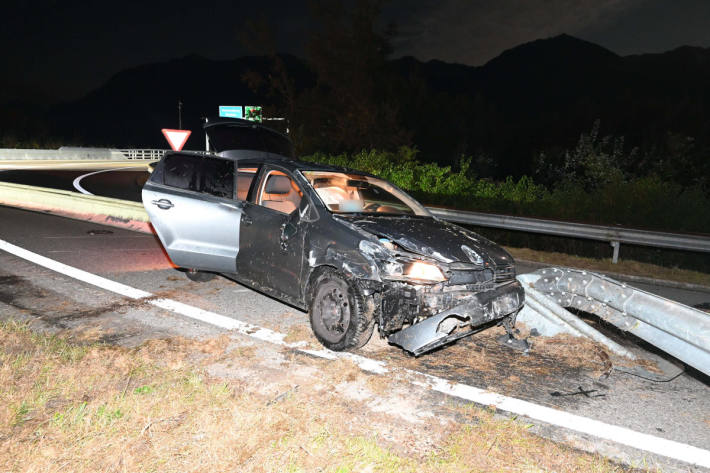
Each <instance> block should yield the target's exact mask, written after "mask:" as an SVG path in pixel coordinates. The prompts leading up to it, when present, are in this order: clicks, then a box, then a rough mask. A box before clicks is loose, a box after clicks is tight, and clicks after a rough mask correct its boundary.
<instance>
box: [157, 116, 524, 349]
mask: <svg viewBox="0 0 710 473" xmlns="http://www.w3.org/2000/svg"><path fill="white" fill-rule="evenodd" d="M206 130H207V133H208V136H209V137H210V143H211V144H212V145H213V146H215V148H216V151H217V153H218V154H214V153H191V152H179V153H168V154H167V155H166V156H165V157H164V158H163V159H162V160H161V161H160V162H159V163H158V164H157V165H156V167H155V169H154V171H153V173H152V174H151V176H150V178H149V180H148V181H147V182H146V184H145V186H144V187H143V204H144V206H145V208H146V210H147V212H148V214H149V215H150V219H151V222H152V224H153V226H154V228H155V230H156V232H157V234H158V237H159V238H160V240H161V242H162V244H163V246H164V247H165V249H166V251H167V253H168V255H169V256H170V258H171V259H172V261H173V263H174V264H175V265H177V266H178V267H180V268H183V269H184V271H185V272H186V274H187V276H188V277H190V278H191V279H193V280H198V281H204V280H208V279H210V278H211V277H212V276H213V275H214V274H215V273H222V274H225V275H227V276H228V277H230V278H233V279H235V280H237V281H239V282H241V283H243V284H245V285H247V286H250V287H253V288H255V289H256V290H258V291H261V292H263V293H266V294H268V295H270V296H273V297H275V298H277V299H279V300H282V301H284V302H286V303H288V304H291V305H293V306H296V307H298V308H300V309H303V310H308V312H309V317H310V323H311V327H312V329H313V333H314V334H315V336H316V338H317V339H318V340H319V341H320V342H321V343H322V344H323V345H324V346H326V347H327V348H329V349H332V350H351V349H356V348H359V347H361V346H363V345H364V344H366V343H367V342H368V340H369V339H370V337H371V335H372V333H373V330H374V327H375V325H376V326H377V329H378V331H379V334H380V336H381V337H386V338H387V339H388V341H389V342H391V343H393V344H396V345H399V346H401V347H402V348H404V349H405V350H407V351H409V352H411V353H413V354H415V355H419V354H422V353H424V352H427V351H429V350H432V349H434V348H436V347H439V346H441V345H444V344H446V343H449V342H451V341H453V340H456V339H459V338H462V337H465V336H467V335H470V334H472V333H474V332H476V331H478V330H480V329H481V328H484V327H487V326H489V325H492V324H497V323H498V324H503V325H504V326H505V327H506V329H507V330H508V333H509V334H511V329H512V325H513V323H514V319H515V315H516V314H517V312H518V311H519V310H520V308H522V305H523V300H524V292H523V289H522V287H521V285H520V283H519V282H518V281H517V280H516V279H515V266H514V262H513V259H512V258H511V256H510V255H509V254H508V253H506V252H505V251H504V250H503V249H502V248H500V247H499V246H497V245H496V244H494V243H492V242H491V241H489V240H486V239H485V238H483V237H481V236H479V235H478V234H476V233H474V232H472V231H470V230H467V229H465V228H462V227H459V226H457V225H454V224H451V223H448V222H445V221H442V220H439V219H437V218H435V217H433V216H432V215H431V214H430V213H429V212H428V211H427V209H426V208H424V207H423V206H422V205H421V204H420V203H418V202H417V201H416V200H415V199H413V198H412V197H410V196H409V195H407V194H406V193H405V192H403V191H402V190H400V189H399V188H397V187H396V186H394V185H393V184H391V183H389V182H387V181H385V180H383V179H380V178H378V177H376V176H373V175H370V174H366V173H362V172H358V171H354V170H349V169H341V168H335V167H329V166H323V165H319V164H313V163H306V162H300V161H297V160H294V159H291V157H290V156H289V155H288V154H289V153H288V151H287V150H288V149H290V148H289V147H288V146H287V143H288V139H287V138H286V137H285V136H283V135H278V134H275V133H274V132H272V131H268V130H265V129H263V128H262V127H260V126H257V125H254V124H251V123H242V121H240V120H231V121H218V122H212V123H209V122H208V124H207V125H206ZM217 130H219V131H218V132H217ZM249 130H252V131H254V132H258V133H260V134H264V136H266V137H267V138H268V139H269V140H272V141H273V142H274V143H276V142H278V140H277V139H276V138H279V139H280V140H281V142H280V144H278V146H270V145H268V144H267V140H263V139H262V140H252V141H251V142H250V141H249V140H235V139H234V136H233V135H237V134H244V133H250V131H249ZM270 134H273V135H270ZM277 135H278V136H277ZM240 143H241V144H240ZM255 143H256V144H255ZM242 146H244V147H242ZM511 336H512V334H511Z"/></svg>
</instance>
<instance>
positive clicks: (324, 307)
mask: <svg viewBox="0 0 710 473" xmlns="http://www.w3.org/2000/svg"><path fill="white" fill-rule="evenodd" d="M312 287H313V293H312V297H311V304H310V311H309V317H310V321H311V328H312V329H313V334H314V335H315V336H316V338H317V339H318V341H319V342H321V343H322V344H323V346H325V347H326V348H329V349H330V350H334V351H343V350H354V349H357V348H360V347H362V346H364V345H365V344H366V343H367V342H368V341H369V340H370V337H371V336H372V331H373V329H374V327H375V323H374V317H373V313H372V312H373V311H372V310H371V309H369V308H368V307H369V306H370V304H366V301H365V300H364V298H363V296H362V294H361V292H360V289H359V288H358V287H357V286H356V285H355V284H354V283H351V282H349V281H347V280H346V279H345V278H344V277H343V276H342V275H340V274H339V273H337V272H336V271H335V270H333V269H326V270H324V271H323V272H322V273H321V274H320V275H318V276H317V278H316V280H315V281H314V283H313V286H312Z"/></svg>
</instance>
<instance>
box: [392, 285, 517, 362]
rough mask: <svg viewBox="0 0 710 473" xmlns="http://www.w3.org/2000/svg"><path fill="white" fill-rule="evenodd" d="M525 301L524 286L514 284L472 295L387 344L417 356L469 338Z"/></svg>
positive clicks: (405, 330) (399, 333)
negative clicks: (479, 328)
mask: <svg viewBox="0 0 710 473" xmlns="http://www.w3.org/2000/svg"><path fill="white" fill-rule="evenodd" d="M524 301H525V291H524V289H523V286H522V285H521V284H520V283H519V282H518V281H516V280H513V281H511V282H510V283H507V284H503V285H501V286H498V287H496V288H494V289H490V290H488V291H482V292H478V293H475V294H473V295H472V296H471V298H470V299H467V300H466V301H465V302H463V303H461V304H459V305H457V306H455V307H452V308H450V309H447V310H445V311H443V312H440V313H438V314H435V315H432V316H431V317H428V318H426V319H424V320H422V321H421V322H418V323H415V324H413V325H410V326H409V327H407V328H404V329H402V330H399V331H397V332H395V333H393V334H392V335H390V336H389V337H388V338H387V340H388V341H389V342H390V343H394V344H395V345H399V346H400V347H402V348H404V349H405V350H407V351H408V352H411V353H412V354H413V355H415V356H419V355H421V354H422V353H426V352H428V351H431V350H433V349H435V348H437V347H440V346H442V345H445V344H447V343H449V342H452V341H454V340H458V339H460V338H463V337H467V336H469V335H472V334H473V333H475V332H476V328H477V327H479V326H481V325H484V324H486V323H488V322H493V321H495V320H500V319H502V318H504V317H507V316H508V315H510V314H513V313H515V312H517V311H518V310H520V308H522V306H523V302H524Z"/></svg>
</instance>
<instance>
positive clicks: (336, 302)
mask: <svg viewBox="0 0 710 473" xmlns="http://www.w3.org/2000/svg"><path fill="white" fill-rule="evenodd" d="M316 297H317V303H316V311H315V312H316V314H315V315H316V317H315V320H314V322H315V324H316V326H317V327H318V328H319V330H318V331H319V332H320V335H321V336H322V337H323V338H325V339H326V340H327V341H329V342H331V343H337V342H339V341H340V340H342V338H343V337H344V336H345V332H346V331H347V330H348V326H349V324H350V302H349V300H348V293H347V289H344V288H342V287H340V285H338V284H334V283H332V282H329V283H326V284H324V285H323V286H322V287H321V288H320V290H319V291H318V293H317V295H316Z"/></svg>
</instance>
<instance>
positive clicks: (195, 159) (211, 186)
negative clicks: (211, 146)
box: [163, 154, 234, 198]
mask: <svg viewBox="0 0 710 473" xmlns="http://www.w3.org/2000/svg"><path fill="white" fill-rule="evenodd" d="M163 183H164V184H165V185H166V186H170V187H176V188H178V189H184V190H190V191H195V192H203V193H206V194H210V195H214V196H216V197H222V198H233V197H234V162H232V161H229V160H224V159H217V158H209V157H201V156H190V155H184V154H176V155H172V156H168V157H167V158H165V171H164V180H163Z"/></svg>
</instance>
